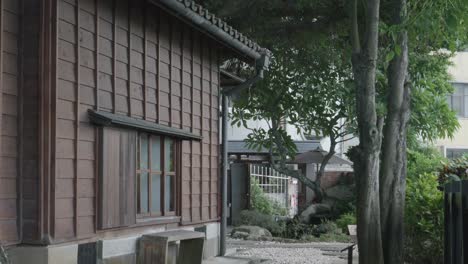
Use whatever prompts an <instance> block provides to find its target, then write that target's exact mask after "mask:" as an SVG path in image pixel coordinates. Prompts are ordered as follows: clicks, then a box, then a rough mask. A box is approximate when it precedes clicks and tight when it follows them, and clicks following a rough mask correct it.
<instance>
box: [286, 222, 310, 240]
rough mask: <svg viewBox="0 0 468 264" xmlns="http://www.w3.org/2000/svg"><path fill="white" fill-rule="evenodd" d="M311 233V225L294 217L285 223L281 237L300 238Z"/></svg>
mask: <svg viewBox="0 0 468 264" xmlns="http://www.w3.org/2000/svg"><path fill="white" fill-rule="evenodd" d="M312 234H313V226H312V225H307V224H304V223H302V222H301V221H299V219H298V218H294V219H292V220H291V221H288V222H287V223H286V227H285V231H284V234H283V237H285V238H291V239H301V238H303V237H304V236H308V235H312Z"/></svg>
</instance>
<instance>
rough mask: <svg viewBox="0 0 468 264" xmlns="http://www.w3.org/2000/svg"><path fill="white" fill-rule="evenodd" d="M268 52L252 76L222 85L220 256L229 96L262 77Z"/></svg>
mask: <svg viewBox="0 0 468 264" xmlns="http://www.w3.org/2000/svg"><path fill="white" fill-rule="evenodd" d="M269 56H270V54H269V53H266V54H263V55H262V57H261V58H260V59H258V60H257V61H256V72H257V73H256V74H255V76H253V77H252V78H250V79H248V80H246V81H244V82H243V83H240V84H239V85H236V86H225V87H222V91H221V94H222V127H221V129H222V140H221V144H222V164H223V166H222V174H221V194H222V196H221V205H222V210H221V228H220V243H219V244H220V253H221V256H224V255H225V254H226V229H227V193H228V189H227V178H228V177H227V176H228V167H229V160H228V152H229V150H228V138H227V129H228V107H229V104H228V102H229V97H230V96H232V95H233V93H236V92H240V91H241V90H243V89H247V88H250V87H251V86H252V85H254V84H255V83H256V82H258V81H260V80H261V79H263V72H264V71H265V70H267V69H268V66H269V64H270V57H269Z"/></svg>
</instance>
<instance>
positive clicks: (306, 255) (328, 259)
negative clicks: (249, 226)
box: [227, 239, 357, 264]
mask: <svg viewBox="0 0 468 264" xmlns="http://www.w3.org/2000/svg"><path fill="white" fill-rule="evenodd" d="M227 242H228V243H227V244H228V247H229V248H231V249H232V250H234V251H235V252H234V253H233V254H230V255H231V256H235V257H244V258H252V259H266V260H270V261H269V262H268V263H272V264H303V263H304V264H306V263H307V264H309V263H310V264H346V263H347V260H346V253H341V252H339V251H340V250H341V249H343V248H345V247H346V246H347V245H348V244H345V243H279V242H269V241H248V240H237V239H228V241H227ZM355 254H356V252H355ZM340 257H341V258H340ZM355 257H356V258H357V254H356V255H355ZM353 263H357V259H355V262H353Z"/></svg>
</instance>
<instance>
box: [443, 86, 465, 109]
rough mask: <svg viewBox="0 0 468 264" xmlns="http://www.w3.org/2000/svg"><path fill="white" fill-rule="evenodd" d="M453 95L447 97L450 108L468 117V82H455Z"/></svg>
mask: <svg viewBox="0 0 468 264" xmlns="http://www.w3.org/2000/svg"><path fill="white" fill-rule="evenodd" d="M453 86H454V91H453V94H452V95H449V96H448V97H447V101H448V104H449V106H450V108H451V109H452V110H453V111H455V112H456V113H457V115H458V116H460V117H468V83H454V84H453Z"/></svg>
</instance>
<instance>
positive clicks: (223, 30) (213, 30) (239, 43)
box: [150, 0, 270, 60]
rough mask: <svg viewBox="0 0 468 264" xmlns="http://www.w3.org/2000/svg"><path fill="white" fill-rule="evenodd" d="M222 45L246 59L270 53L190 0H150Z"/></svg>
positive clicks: (255, 58) (257, 57)
mask: <svg viewBox="0 0 468 264" xmlns="http://www.w3.org/2000/svg"><path fill="white" fill-rule="evenodd" d="M150 2H152V3H153V4H155V5H158V6H160V7H162V8H164V9H165V10H167V11H168V12H170V13H171V14H173V15H174V16H176V17H179V18H180V19H182V20H184V21H186V22H187V23H188V24H190V25H192V26H194V27H195V28H197V29H198V30H200V31H202V32H204V33H205V34H207V35H209V36H211V37H212V38H214V39H216V40H217V41H219V42H221V43H222V44H223V45H225V46H227V47H229V48H231V49H233V50H235V51H236V52H237V53H239V54H241V55H243V56H246V57H248V58H251V59H254V60H259V59H261V58H262V57H264V56H265V55H264V54H268V57H269V56H270V55H269V54H270V51H269V50H267V49H264V48H262V47H260V46H259V45H258V44H257V43H255V42H254V41H252V40H250V39H249V38H247V37H246V36H244V35H243V34H242V33H240V32H239V31H237V30H235V29H233V28H232V27H231V26H229V25H228V24H227V23H226V22H224V21H223V20H222V19H220V18H218V17H216V16H215V15H214V14H212V13H210V12H209V11H208V10H207V9H205V8H203V7H202V6H200V5H198V4H196V3H195V2H194V1H191V0H150Z"/></svg>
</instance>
